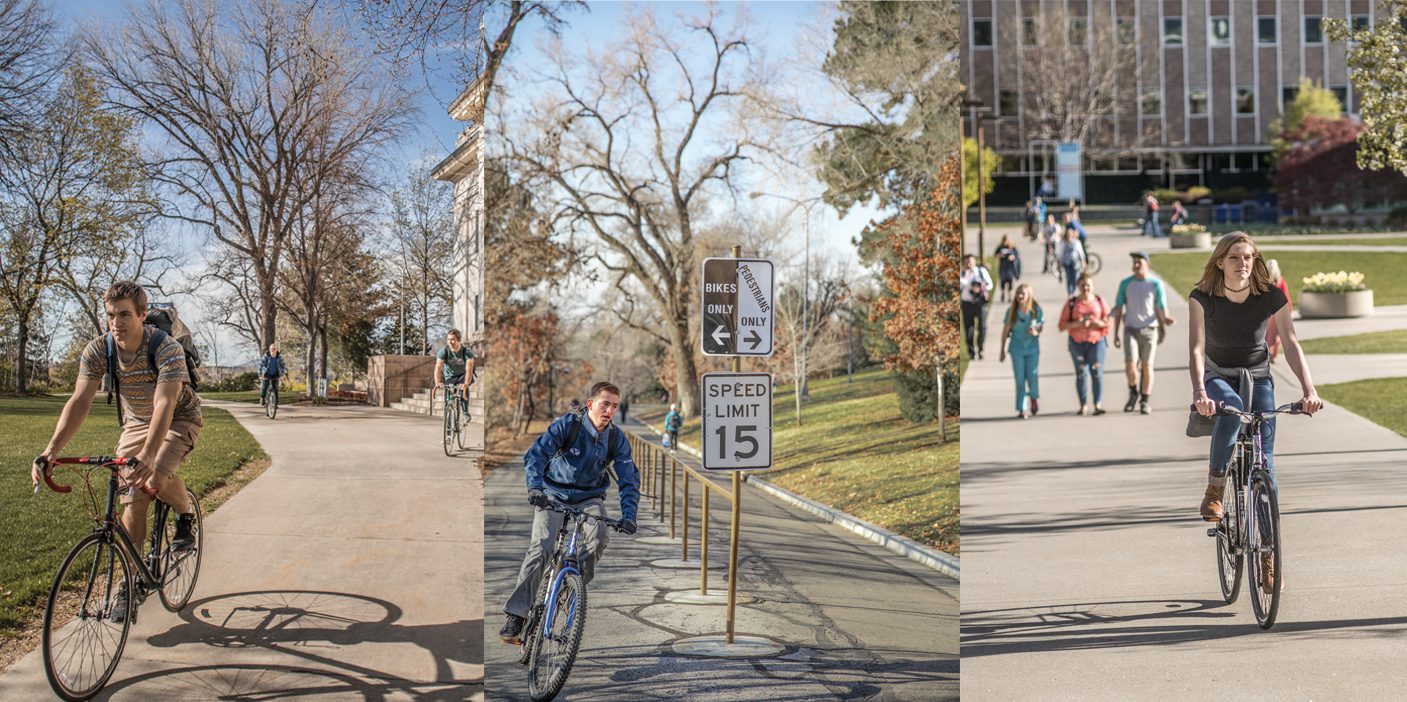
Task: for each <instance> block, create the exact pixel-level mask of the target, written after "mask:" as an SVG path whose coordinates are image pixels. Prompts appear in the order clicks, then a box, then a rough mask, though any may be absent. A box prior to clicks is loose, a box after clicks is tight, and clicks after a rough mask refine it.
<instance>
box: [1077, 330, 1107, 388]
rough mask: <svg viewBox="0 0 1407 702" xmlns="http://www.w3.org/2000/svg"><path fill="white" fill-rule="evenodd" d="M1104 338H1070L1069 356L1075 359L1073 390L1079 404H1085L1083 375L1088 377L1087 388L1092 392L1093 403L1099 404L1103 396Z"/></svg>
mask: <svg viewBox="0 0 1407 702" xmlns="http://www.w3.org/2000/svg"><path fill="white" fill-rule="evenodd" d="M1104 350H1105V346H1104V339H1103V338H1101V339H1100V340H1099V341H1094V342H1086V341H1075V340H1074V339H1071V340H1070V358H1071V359H1073V360H1074V361H1075V392H1076V393H1078V394H1079V396H1080V405H1085V404H1086V402H1085V398H1086V397H1087V395H1086V393H1085V377H1086V376H1088V377H1089V389H1090V391H1091V392H1093V393H1094V404H1096V405H1097V404H1099V401H1100V398H1102V397H1103V396H1104Z"/></svg>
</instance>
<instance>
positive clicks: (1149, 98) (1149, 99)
mask: <svg viewBox="0 0 1407 702" xmlns="http://www.w3.org/2000/svg"><path fill="white" fill-rule="evenodd" d="M1141 102H1142V107H1143V116H1145V117H1148V116H1150V115H1159V114H1162V112H1163V100H1162V97H1161V96H1160V95H1159V94H1158V93H1156V92H1153V93H1144V94H1143V99H1142V100H1141Z"/></svg>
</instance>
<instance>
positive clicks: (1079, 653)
mask: <svg viewBox="0 0 1407 702" xmlns="http://www.w3.org/2000/svg"><path fill="white" fill-rule="evenodd" d="M1092 236H1094V237H1095V238H1096V239H1097V244H1096V245H1097V247H1098V249H1097V250H1098V251H1099V252H1100V253H1101V254H1102V255H1104V256H1105V259H1104V260H1105V272H1104V273H1102V274H1101V275H1100V276H1099V277H1098V278H1097V280H1096V291H1097V292H1099V293H1101V294H1102V295H1104V296H1105V297H1106V299H1111V300H1112V297H1113V295H1114V293H1115V292H1116V290H1117V283H1118V281H1119V280H1120V279H1121V278H1122V277H1123V276H1125V275H1127V273H1126V272H1125V271H1126V270H1127V267H1126V266H1127V264H1126V262H1127V260H1128V259H1127V252H1129V251H1131V250H1136V249H1150V250H1159V249H1161V247H1163V246H1166V244H1165V243H1164V241H1163V240H1160V241H1159V242H1157V244H1156V245H1154V243H1153V242H1149V241H1148V240H1147V239H1142V238H1140V237H1138V236H1137V235H1136V234H1128V233H1112V232H1109V231H1099V230H1096V231H1095V232H1094V233H1093V234H1092ZM1019 245H1020V246H1021V248H1022V255H1023V256H1024V257H1025V259H1026V261H1027V262H1028V270H1031V271H1032V273H1030V274H1029V275H1028V276H1027V282H1032V283H1034V285H1035V294H1036V298H1037V300H1039V301H1041V302H1043V303H1044V305H1045V308H1046V310H1047V315H1048V317H1049V319H1048V325H1047V332H1046V334H1045V335H1043V337H1042V344H1041V347H1042V362H1041V369H1042V374H1041V375H1042V377H1041V390H1042V394H1041V410H1042V411H1041V414H1040V415H1039V416H1038V417H1036V418H1034V419H1031V420H1027V421H1021V420H1017V419H1014V415H1015V407H1014V392H1013V384H1012V379H1011V368H1010V366H1009V364H1000V363H997V362H996V358H997V344H996V337H997V334H998V333H999V331H1000V330H999V328H998V329H995V330H993V332H992V334H991V337H992V338H991V339H989V340H988V344H987V360H984V361H976V362H974V363H972V364H971V365H970V366H969V368H968V371H967V376H966V378H965V379H964V383H963V387H962V395H963V398H962V400H963V451H962V483H963V488H962V513H963V566H964V568H963V577H964V582H963V585H964V587H963V591H964V592H963V594H964V596H963V600H962V657H963V671H962V672H963V676H962V677H963V685H962V688H963V689H962V693H963V694H962V697H963V700H964V701H968V700H1010V699H1043V700H1097V699H1108V700H1124V699H1145V700H1165V699H1166V700H1187V699H1210V698H1213V697H1222V696H1226V695H1228V694H1231V695H1232V696H1238V695H1239V696H1244V697H1246V698H1247V699H1310V700H1329V699H1335V700H1337V699H1386V698H1392V697H1396V696H1398V695H1399V694H1400V693H1399V692H1398V690H1399V688H1400V687H1401V683H1402V682H1403V681H1404V680H1407V657H1404V656H1403V651H1404V650H1407V597H1404V592H1407V551H1404V550H1403V549H1402V548H1401V547H1400V543H1399V542H1400V541H1401V538H1400V537H1401V535H1402V534H1403V533H1404V530H1405V529H1407V472H1404V471H1403V470H1402V466H1403V465H1404V462H1407V439H1404V438H1403V437H1401V436H1398V435H1397V434H1395V433H1393V432H1391V431H1389V430H1387V429H1384V428H1382V427H1379V426H1377V425H1375V424H1373V423H1372V422H1369V421H1368V420H1366V419H1362V418H1360V417H1358V416H1356V415H1353V414H1351V413H1349V412H1347V411H1344V410H1343V409H1341V408H1338V407H1334V406H1332V405H1331V406H1329V407H1327V408H1326V409H1325V411H1324V412H1322V413H1320V414H1318V415H1316V416H1315V417H1313V418H1306V417H1285V418H1283V419H1281V420H1280V434H1279V437H1278V440H1277V449H1278V450H1277V451H1276V454H1277V462H1276V467H1277V473H1278V475H1279V478H1280V488H1281V489H1280V498H1281V510H1282V528H1283V530H1284V544H1285V551H1286V558H1287V564H1286V566H1285V572H1286V576H1287V581H1288V588H1287V590H1286V591H1285V594H1284V598H1283V599H1282V605H1281V610H1280V615H1279V620H1278V623H1277V624H1276V625H1275V627H1274V629H1272V630H1271V631H1269V632H1264V631H1261V630H1260V629H1259V627H1257V626H1256V624H1255V619H1254V617H1253V616H1252V614H1251V611H1250V604H1249V602H1248V600H1247V597H1246V596H1245V592H1244V591H1243V592H1242V595H1241V598H1240V599H1239V600H1238V601H1237V603H1236V604H1234V605H1226V604H1224V602H1223V601H1222V599H1221V594H1220V592H1219V591H1218V587H1217V584H1216V577H1217V576H1216V567H1215V561H1214V545H1213V543H1212V541H1211V540H1210V539H1208V538H1207V536H1206V526H1205V524H1204V523H1203V522H1202V521H1201V520H1200V519H1199V518H1198V516H1197V504H1198V502H1199V500H1200V498H1201V495H1202V488H1203V487H1204V486H1205V484H1206V463H1207V443H1206V439H1196V440H1194V439H1188V438H1186V437H1184V436H1183V428H1184V425H1185V423H1186V418H1187V406H1188V404H1189V401H1190V397H1191V383H1190V380H1189V378H1188V376H1187V352H1186V349H1187V326H1186V322H1187V303H1186V301H1185V299H1184V298H1183V297H1181V296H1178V295H1174V296H1171V299H1170V304H1171V308H1172V313H1173V316H1174V317H1176V318H1177V319H1178V321H1179V322H1180V324H1178V325H1176V326H1174V327H1172V328H1171V329H1170V331H1169V335H1168V339H1167V342H1166V343H1165V344H1164V345H1163V346H1161V347H1160V349H1159V355H1158V358H1157V364H1156V367H1157V373H1158V375H1157V379H1158V384H1157V387H1156V388H1155V392H1154V395H1153V407H1154V409H1155V412H1154V414H1152V415H1151V416H1141V415H1138V414H1124V413H1123V412H1122V411H1121V410H1122V405H1123V400H1124V399H1125V398H1126V397H1127V395H1126V393H1127V385H1126V383H1125V382H1124V381H1123V374H1122V352H1121V351H1116V350H1114V349H1112V348H1111V349H1110V352H1111V354H1110V363H1109V366H1110V367H1109V371H1110V372H1107V373H1106V375H1105V378H1106V381H1107V382H1106V385H1107V388H1108V389H1107V391H1106V395H1107V397H1106V401H1105V405H1106V407H1107V408H1108V409H1109V410H1110V414H1108V415H1105V416H1103V417H1080V416H1077V415H1075V414H1074V410H1075V409H1076V407H1077V405H1078V402H1077V400H1076V399H1075V393H1074V388H1073V387H1071V384H1072V383H1071V380H1072V377H1073V372H1072V368H1071V365H1070V359H1069V354H1068V352H1067V351H1066V350H1065V349H1066V339H1065V337H1064V335H1062V334H1060V333H1059V332H1058V331H1056V329H1055V317H1054V315H1055V313H1056V312H1058V310H1059V305H1060V304H1061V300H1062V298H1063V297H1064V288H1063V286H1059V284H1057V283H1056V282H1055V279H1054V278H1053V277H1051V276H1049V275H1046V276H1041V275H1039V273H1038V271H1039V258H1038V256H1037V253H1038V252H1037V249H1036V247H1035V246H1034V245H1032V244H1030V243H1025V242H1024V241H1023V243H1021V244H1019ZM1032 261H1035V262H1037V265H1035V266H1034V267H1032V266H1030V264H1029V262H1032ZM999 315H1000V312H999V311H997V310H993V312H992V314H991V319H993V320H996V319H997V318H998V317H999ZM1299 326H1300V325H1299V324H1297V327H1299ZM1310 326H1311V325H1309V324H1306V325H1305V328H1306V329H1308V328H1309V327H1310ZM1343 333H1349V332H1343ZM1311 368H1312V369H1313V370H1314V372H1315V374H1316V376H1317V377H1318V376H1321V375H1322V376H1327V375H1329V373H1328V371H1327V369H1321V367H1319V366H1311ZM1277 372H1278V373H1280V375H1278V376H1277V379H1276V382H1277V387H1278V391H1279V392H1278V395H1279V397H1280V398H1281V399H1290V398H1291V396H1292V395H1295V393H1297V392H1298V384H1297V383H1296V382H1295V381H1294V379H1293V378H1292V377H1291V376H1288V375H1284V374H1283V373H1284V372H1283V369H1280V370H1278V371H1277ZM1317 382H1321V383H1322V382H1324V380H1323V379H1322V378H1321V379H1319V380H1318V381H1317Z"/></svg>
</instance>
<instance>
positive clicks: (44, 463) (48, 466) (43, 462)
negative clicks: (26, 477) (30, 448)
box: [34, 456, 73, 495]
mask: <svg viewBox="0 0 1407 702" xmlns="http://www.w3.org/2000/svg"><path fill="white" fill-rule="evenodd" d="M34 462H35V463H38V464H40V466H39V475H41V476H43V478H44V485H46V486H48V488H49V489H50V490H53V491H54V492H57V493H59V494H61V495H63V494H67V493H69V492H72V491H73V488H72V487H71V486H68V485H60V484H58V483H56V482H54V478H53V476H52V475H50V473H51V471H52V470H53V468H54V464H53V463H50V462H49V459H47V458H45V457H44V456H35V457H34Z"/></svg>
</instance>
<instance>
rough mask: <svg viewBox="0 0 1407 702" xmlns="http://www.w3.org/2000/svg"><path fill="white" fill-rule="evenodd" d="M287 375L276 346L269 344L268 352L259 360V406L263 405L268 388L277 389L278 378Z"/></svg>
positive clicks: (267, 394) (286, 368) (286, 369)
mask: <svg viewBox="0 0 1407 702" xmlns="http://www.w3.org/2000/svg"><path fill="white" fill-rule="evenodd" d="M287 374H288V367H287V366H285V365H284V364H283V356H282V355H281V354H280V353H279V351H278V344H269V352H268V353H266V354H264V355H263V356H261V357H260V358H259V404H261V405H262V404H264V402H265V400H266V399H267V398H268V396H269V388H270V387H275V388H277V387H278V381H279V378H282V377H283V376H285V375H287Z"/></svg>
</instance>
